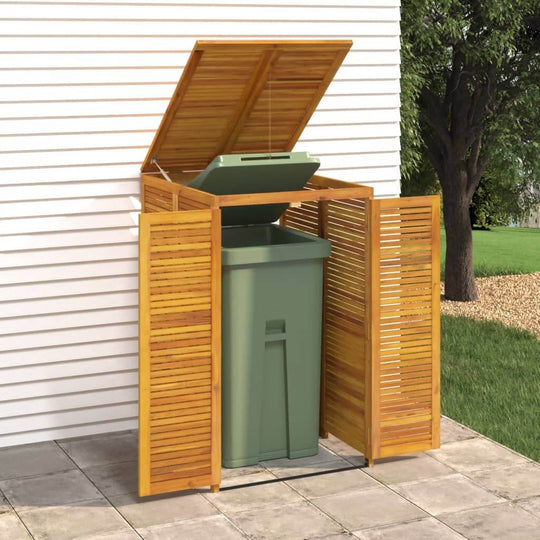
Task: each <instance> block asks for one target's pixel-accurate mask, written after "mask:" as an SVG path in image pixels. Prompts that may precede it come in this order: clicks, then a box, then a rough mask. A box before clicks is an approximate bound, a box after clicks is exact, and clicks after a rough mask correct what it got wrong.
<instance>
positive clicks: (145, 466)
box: [139, 210, 221, 496]
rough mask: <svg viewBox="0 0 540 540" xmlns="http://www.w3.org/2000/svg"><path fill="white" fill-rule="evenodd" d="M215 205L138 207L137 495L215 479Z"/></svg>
mask: <svg viewBox="0 0 540 540" xmlns="http://www.w3.org/2000/svg"><path fill="white" fill-rule="evenodd" d="M220 226H221V220H220V211H219V210H197V211H186V212H172V213H169V212H167V213H157V214H141V216H140V256H139V265H140V273H139V275H140V298H139V300H140V302H139V303H140V307H139V310H140V314H139V388H140V390H139V392H140V394H139V495H141V496H146V495H153V494H157V493H165V492H169V491H177V490H182V489H188V488H195V487H199V486H207V485H214V486H216V485H218V484H219V482H220V473H221V469H220V461H221V457H220V452H221V448H220V399H221V397H220V360H221V359H220V343H221V334H220V309H221V308H220V296H221V291H220V286H221V273H220V272H221V268H220V267H221V229H220Z"/></svg>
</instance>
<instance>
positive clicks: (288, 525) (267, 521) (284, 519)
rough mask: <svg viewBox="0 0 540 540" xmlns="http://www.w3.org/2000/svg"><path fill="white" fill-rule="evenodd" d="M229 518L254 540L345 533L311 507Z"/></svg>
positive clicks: (293, 539) (294, 539) (296, 539)
mask: <svg viewBox="0 0 540 540" xmlns="http://www.w3.org/2000/svg"><path fill="white" fill-rule="evenodd" d="M229 517H230V518H231V519H232V521H233V522H234V523H235V524H236V525H237V526H238V528H240V529H241V530H242V531H243V532H245V533H246V534H247V535H248V537H249V538H252V539H254V540H262V539H267V538H271V539H272V540H281V539H283V540H303V539H304V538H307V537H313V538H316V537H320V538H327V536H328V535H331V534H339V533H341V532H342V531H343V527H340V526H339V525H338V524H336V523H335V522H334V521H332V520H331V519H330V518H328V517H327V516H325V515H324V514H323V513H322V512H321V511H320V510H319V509H317V508H314V507H313V506H312V505H310V504H308V503H299V504H293V505H289V506H285V507H273V508H262V509H258V510H250V511H248V512H241V513H232V514H229Z"/></svg>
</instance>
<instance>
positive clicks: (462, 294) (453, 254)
mask: <svg viewBox="0 0 540 540" xmlns="http://www.w3.org/2000/svg"><path fill="white" fill-rule="evenodd" d="M448 172H449V175H448V177H447V178H446V181H445V182H442V184H443V215H444V227H445V229H446V261H445V267H444V271H445V279H444V286H445V292H444V294H445V297H446V298H447V299H448V300H457V301H460V302H470V301H472V300H477V299H478V293H477V290H476V283H475V282H474V270H473V244H472V227H471V220H470V217H469V205H470V200H469V198H468V197H467V194H466V189H465V186H466V185H467V173H466V171H465V170H464V169H463V168H459V167H455V168H451V169H450V170H449V171H448Z"/></svg>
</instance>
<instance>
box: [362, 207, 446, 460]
mask: <svg viewBox="0 0 540 540" xmlns="http://www.w3.org/2000/svg"><path fill="white" fill-rule="evenodd" d="M372 220H373V229H372V235H371V238H372V242H373V246H372V265H373V272H372V301H373V309H374V312H373V329H372V332H373V335H372V339H373V342H372V367H373V373H372V387H373V396H372V406H373V420H372V421H373V445H374V455H373V457H375V458H378V457H386V456H393V455H398V454H404V453H408V452H416V451H421V450H426V449H430V448H437V447H438V446H439V438H440V434H439V423H440V405H439V399H440V397H439V394H440V388H439V379H440V373H439V371H440V358H439V346H440V344H439V341H440V327H439V324H440V323H439V294H440V286H439V279H440V278H439V271H440V269H439V265H440V263H439V257H440V241H439V227H440V223H439V198H438V197H411V198H402V199H382V200H374V201H372Z"/></svg>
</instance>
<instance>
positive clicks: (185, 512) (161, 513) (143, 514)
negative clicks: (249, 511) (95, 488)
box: [110, 491, 219, 528]
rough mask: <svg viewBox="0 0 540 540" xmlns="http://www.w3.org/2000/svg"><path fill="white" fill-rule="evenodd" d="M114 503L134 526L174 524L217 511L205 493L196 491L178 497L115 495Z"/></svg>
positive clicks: (216, 512)
mask: <svg viewBox="0 0 540 540" xmlns="http://www.w3.org/2000/svg"><path fill="white" fill-rule="evenodd" d="M110 501H111V503H112V504H113V505H114V506H115V507H116V508H117V509H118V511H119V512H120V513H121V514H122V515H123V516H124V517H125V518H126V520H127V521H128V522H129V523H130V524H131V525H132V526H133V527H135V528H147V527H152V526H154V525H161V524H165V523H174V522H176V521H183V520H187V519H195V518H201V517H207V516H211V515H215V514H218V513H219V512H218V510H216V508H215V507H214V506H212V505H211V504H210V503H209V502H208V501H207V500H206V499H205V498H204V497H203V496H202V495H200V494H199V493H197V492H195V491H189V492H185V493H181V494H180V495H175V496H163V495H162V496H154V497H144V498H140V497H138V496H137V495H136V494H134V493H132V494H127V495H115V496H112V497H111V498H110Z"/></svg>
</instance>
